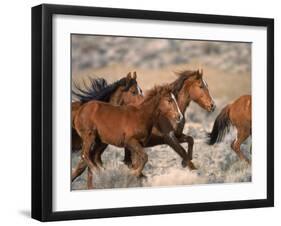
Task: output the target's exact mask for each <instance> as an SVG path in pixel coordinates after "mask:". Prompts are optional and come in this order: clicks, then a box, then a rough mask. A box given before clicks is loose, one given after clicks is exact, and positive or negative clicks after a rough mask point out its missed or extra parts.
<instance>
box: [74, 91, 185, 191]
mask: <svg viewBox="0 0 281 226" xmlns="http://www.w3.org/2000/svg"><path fill="white" fill-rule="evenodd" d="M163 117H164V118H165V119H169V120H171V124H174V122H180V121H181V120H182V118H183V115H182V113H181V112H180V110H179V107H178V105H177V102H176V100H175V97H174V95H173V94H172V90H171V89H170V88H169V87H167V86H162V87H161V86H158V87H155V88H153V89H152V90H150V91H148V94H147V95H146V97H145V99H144V100H143V101H142V102H141V103H140V104H139V105H138V106H132V105H128V106H125V105H124V106H113V105H111V104H108V103H103V102H100V101H90V102H88V103H86V104H84V105H83V106H82V107H80V109H79V111H78V112H77V114H76V116H75V118H74V126H75V129H76V130H77V132H78V134H79V135H80V137H81V138H82V140H83V147H82V153H81V154H82V158H83V159H84V161H85V162H86V164H87V166H88V167H89V168H90V170H88V173H90V174H92V172H93V171H94V170H98V169H99V168H100V165H99V160H98V159H96V157H97V156H99V153H101V152H102V151H103V150H104V149H105V148H106V147H107V145H108V144H111V145H115V146H117V147H126V148H128V150H130V152H131V156H132V164H133V174H134V175H135V176H137V177H139V176H141V175H142V170H143V168H144V165H145V164H146V162H147V161H148V156H147V154H146V153H145V152H144V148H143V147H144V146H145V144H146V143H147V141H148V140H149V137H150V134H151V131H152V128H153V125H154V124H155V123H157V122H159V121H161V119H162V118H163ZM91 147H93V150H92V153H94V156H92V155H91V154H90V149H91ZM96 153H98V154H96ZM88 187H89V188H91V187H92V177H91V175H89V174H88Z"/></svg>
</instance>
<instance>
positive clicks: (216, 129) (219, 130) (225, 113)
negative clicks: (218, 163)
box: [208, 105, 231, 145]
mask: <svg viewBox="0 0 281 226" xmlns="http://www.w3.org/2000/svg"><path fill="white" fill-rule="evenodd" d="M230 125H231V122H230V118H229V105H227V106H226V107H225V108H224V109H222V111H221V112H220V114H219V115H218V116H217V118H216V120H215V123H214V125H213V129H212V132H211V133H209V134H208V137H209V140H208V144H209V145H213V144H215V143H217V142H220V141H222V139H223V137H224V135H225V134H226V133H227V132H229V128H230Z"/></svg>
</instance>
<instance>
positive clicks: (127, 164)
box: [123, 160, 133, 169]
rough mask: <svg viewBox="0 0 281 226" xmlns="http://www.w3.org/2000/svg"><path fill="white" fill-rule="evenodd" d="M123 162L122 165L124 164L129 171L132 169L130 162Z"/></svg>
mask: <svg viewBox="0 0 281 226" xmlns="http://www.w3.org/2000/svg"><path fill="white" fill-rule="evenodd" d="M123 162H124V164H125V165H126V166H127V167H128V168H129V169H131V168H132V167H133V166H132V162H130V161H126V160H124V161H123Z"/></svg>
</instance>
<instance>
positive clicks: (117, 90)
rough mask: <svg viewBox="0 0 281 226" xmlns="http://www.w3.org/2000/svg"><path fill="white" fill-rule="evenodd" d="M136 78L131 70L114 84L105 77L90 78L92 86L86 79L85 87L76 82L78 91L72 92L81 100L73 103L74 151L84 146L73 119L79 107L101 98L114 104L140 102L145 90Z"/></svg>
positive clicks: (75, 85)
mask: <svg viewBox="0 0 281 226" xmlns="http://www.w3.org/2000/svg"><path fill="white" fill-rule="evenodd" d="M136 79H137V74H136V72H134V73H133V76H132V75H131V72H129V73H128V74H127V76H126V77H123V78H121V79H120V80H117V81H115V82H114V83H112V84H108V83H107V81H106V80H105V79H103V78H96V79H90V84H91V85H90V87H89V86H87V85H86V84H85V82H84V80H83V83H84V87H83V88H81V87H80V86H79V85H78V84H77V83H74V87H75V89H76V90H77V91H78V92H77V91H74V90H73V91H72V93H73V95H74V96H75V97H76V98H78V99H79V101H75V102H72V104H71V117H72V134H71V135H72V139H71V140H72V152H74V151H76V150H80V149H81V147H82V141H81V138H80V137H79V136H78V134H77V132H76V130H75V129H74V127H73V119H74V117H75V115H76V113H77V111H78V110H79V108H80V107H81V106H82V105H83V104H84V103H86V102H88V101H90V100H100V101H104V102H108V103H111V104H114V105H127V104H135V103H137V102H140V100H142V99H143V92H142V89H141V88H140V87H139V85H138V83H137V80H136Z"/></svg>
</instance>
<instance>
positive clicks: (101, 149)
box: [93, 143, 108, 169]
mask: <svg viewBox="0 0 281 226" xmlns="http://www.w3.org/2000/svg"><path fill="white" fill-rule="evenodd" d="M107 146H108V144H105V143H101V144H99V146H98V147H97V148H95V151H94V157H93V161H94V162H95V163H96V165H97V166H98V167H99V168H101V169H103V168H104V167H103V163H102V160H101V155H102V153H103V152H104V150H105V149H106V148H107Z"/></svg>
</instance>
